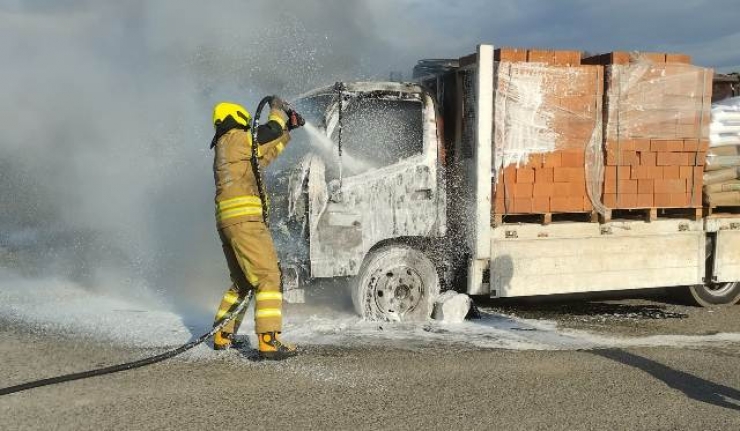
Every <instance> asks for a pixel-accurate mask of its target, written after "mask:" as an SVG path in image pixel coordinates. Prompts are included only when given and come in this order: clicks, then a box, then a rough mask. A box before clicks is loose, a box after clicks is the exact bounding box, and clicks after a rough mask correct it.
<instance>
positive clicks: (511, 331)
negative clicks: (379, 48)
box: [0, 272, 740, 359]
mask: <svg viewBox="0 0 740 431" xmlns="http://www.w3.org/2000/svg"><path fill="white" fill-rule="evenodd" d="M286 315H287V317H286V320H285V325H284V330H283V332H284V338H285V339H286V340H288V341H292V342H296V343H298V344H302V345H342V346H356V347H365V346H384V347H397V348H409V349H417V348H446V347H453V346H467V347H469V348H483V349H512V350H572V349H594V348H606V347H648V346H676V347H695V346H701V345H708V344H716V343H719V344H723V343H737V342H740V334H735V333H722V334H716V335H708V336H684V335H656V336H649V337H636V338H624V337H613V336H606V335H595V334H591V333H588V332H585V331H575V330H562V329H558V328H557V324H556V323H555V322H552V321H542V320H527V319H520V318H516V317H510V316H505V315H501V314H496V313H493V312H485V311H484V312H483V313H482V318H481V319H479V320H471V321H465V322H462V323H445V322H438V321H429V322H427V323H425V324H406V323H390V322H367V321H363V320H361V319H360V318H359V317H357V316H355V315H354V314H352V313H350V312H342V311H337V310H334V309H331V308H328V307H323V308H316V307H312V306H308V305H292V306H290V307H289V308H288V309H287V310H286ZM0 319H2V320H5V321H8V322H10V323H11V324H12V325H17V326H19V327H20V326H26V327H30V328H33V329H35V330H40V331H43V332H44V333H46V334H48V335H57V334H63V335H67V336H75V337H82V338H87V339H93V340H97V341H100V342H103V343H110V344H113V345H119V346H124V347H136V348H167V347H172V346H175V345H179V344H182V343H185V342H187V341H189V340H191V339H192V338H194V337H197V336H199V335H201V334H203V333H205V332H207V331H208V330H209V329H210V325H211V321H210V320H209V319H205V318H203V319H201V320H200V321H198V322H196V323H194V324H190V325H188V324H186V323H185V321H184V319H183V317H182V316H179V315H177V314H176V313H174V312H172V311H169V310H168V309H167V308H166V307H164V306H162V305H161V304H158V303H156V302H152V303H133V302H131V301H128V300H123V299H119V298H114V297H111V296H108V295H104V294H99V293H91V292H90V291H88V290H85V289H82V288H80V287H79V286H76V285H75V284H74V283H71V282H68V281H65V280H60V279H52V278H49V279H39V280H28V279H24V278H21V277H19V276H16V275H12V274H7V273H3V272H0ZM253 328H254V326H253V324H252V319H251V312H250V313H249V314H248V316H247V318H246V319H245V322H244V325H243V326H242V330H241V331H240V332H241V333H242V334H246V335H250V336H251V333H252V331H253ZM251 341H252V345H255V344H254V342H255V340H254V338H253V337H252V340H251ZM222 356H223V355H222V354H220V353H217V352H213V351H211V350H210V349H209V348H208V347H207V346H199V347H197V348H196V349H194V350H193V351H192V352H191V353H189V354H188V356H187V357H188V358H191V359H193V358H194V359H208V358H221V357H222Z"/></svg>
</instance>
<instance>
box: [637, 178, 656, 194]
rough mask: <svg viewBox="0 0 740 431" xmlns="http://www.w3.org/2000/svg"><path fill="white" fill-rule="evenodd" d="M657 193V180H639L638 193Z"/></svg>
mask: <svg viewBox="0 0 740 431" xmlns="http://www.w3.org/2000/svg"><path fill="white" fill-rule="evenodd" d="M654 192H655V180H637V193H638V194H640V195H644V194H651V195H652V194H653V193H654Z"/></svg>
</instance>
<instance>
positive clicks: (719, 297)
mask: <svg viewBox="0 0 740 431" xmlns="http://www.w3.org/2000/svg"><path fill="white" fill-rule="evenodd" d="M689 295H691V299H692V300H693V301H694V302H696V303H697V304H698V305H700V306H702V307H713V306H717V305H734V304H736V303H737V302H738V301H740V282H732V283H715V284H708V285H703V284H700V285H696V286H689Z"/></svg>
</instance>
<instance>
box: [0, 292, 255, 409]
mask: <svg viewBox="0 0 740 431" xmlns="http://www.w3.org/2000/svg"><path fill="white" fill-rule="evenodd" d="M251 300H252V292H249V293H248V294H247V295H246V296H245V297H244V298H243V299H242V300H241V302H238V303H237V304H236V308H234V309H233V310H232V311H231V312H230V313H229V314H228V315H226V317H225V318H224V319H223V320H222V321H221V322H220V323H219V324H218V325H216V326H214V328H213V329H212V330H211V332H209V333H207V334H203V335H201V336H200V337H198V338H197V339H195V340H193V341H190V342H188V343H186V344H183V345H182V346H180V347H178V348H176V349H173V350H170V351H167V352H164V353H162V354H159V355H156V356H151V357H148V358H144V359H139V360H138V361H133V362H127V363H125V364H120V365H113V366H110V367H105V368H98V369H96V370H90V371H83V372H79V373H72V374H65V375H62V376H57V377H51V378H48V379H41V380H36V381H33V382H28V383H23V384H20V385H15V386H10V387H7V388H0V396H2V395H8V394H13V393H16V392H21V391H25V390H28V389H33V388H39V387H41V386H49V385H55V384H57V383H63V382H71V381H73V380H81V379H87V378H89V377H95V376H102V375H104V374H112V373H117V372H119V371H126V370H132V369H134V368H139V367H143V366H145V365H151V364H155V363H157V362H161V361H164V360H166V359H169V358H172V357H175V356H177V355H179V354H181V353H183V352H186V351H188V350H190V349H192V348H193V347H195V346H197V345H198V344H201V343H202V342H204V341H206V340H207V339H209V338H211V337H212V336H213V335H214V334H215V333H216V332H218V331H220V330H221V329H222V328H223V327H224V326H226V324H227V323H229V322H230V321H231V320H232V319H234V318H235V317H236V316H238V315H239V313H240V312H241V311H242V310H243V309H244V308H245V307H246V306H247V305H249V302H250V301H251Z"/></svg>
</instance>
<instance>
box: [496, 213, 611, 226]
mask: <svg viewBox="0 0 740 431" xmlns="http://www.w3.org/2000/svg"><path fill="white" fill-rule="evenodd" d="M491 219H492V220H493V226H494V227H496V226H501V225H503V224H519V223H527V224H541V225H548V224H550V223H557V222H565V221H571V222H589V223H596V222H598V221H599V215H598V213H596V212H593V211H592V212H581V213H542V214H492V215H491Z"/></svg>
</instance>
